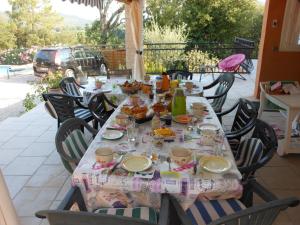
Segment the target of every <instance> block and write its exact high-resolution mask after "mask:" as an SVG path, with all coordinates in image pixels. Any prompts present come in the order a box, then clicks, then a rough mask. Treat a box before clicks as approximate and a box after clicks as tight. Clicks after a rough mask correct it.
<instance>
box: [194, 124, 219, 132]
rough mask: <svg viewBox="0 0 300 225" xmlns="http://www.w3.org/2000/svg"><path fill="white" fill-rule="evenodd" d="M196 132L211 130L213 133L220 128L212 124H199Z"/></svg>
mask: <svg viewBox="0 0 300 225" xmlns="http://www.w3.org/2000/svg"><path fill="white" fill-rule="evenodd" d="M198 130H199V131H201V130H213V131H218V130H220V128H219V127H218V126H217V125H215V124H212V123H201V124H199V125H198Z"/></svg>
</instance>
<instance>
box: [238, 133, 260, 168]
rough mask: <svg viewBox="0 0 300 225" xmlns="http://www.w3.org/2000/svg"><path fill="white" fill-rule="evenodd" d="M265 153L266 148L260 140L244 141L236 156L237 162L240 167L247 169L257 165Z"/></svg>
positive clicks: (250, 139)
mask: <svg viewBox="0 0 300 225" xmlns="http://www.w3.org/2000/svg"><path fill="white" fill-rule="evenodd" d="M263 153H264V146H263V143H262V141H261V140H260V139H257V138H249V139H245V140H243V141H242V142H241V143H240V145H239V147H238V150H237V154H236V155H235V157H234V158H235V161H236V164H237V166H238V167H247V166H251V165H254V164H255V163H257V162H258V161H259V160H260V159H261V158H262V157H263Z"/></svg>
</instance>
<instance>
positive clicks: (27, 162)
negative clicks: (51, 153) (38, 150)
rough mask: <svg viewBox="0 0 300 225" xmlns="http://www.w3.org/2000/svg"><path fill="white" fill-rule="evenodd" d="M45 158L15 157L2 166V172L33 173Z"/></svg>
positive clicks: (12, 173) (7, 173) (15, 173)
mask: <svg viewBox="0 0 300 225" xmlns="http://www.w3.org/2000/svg"><path fill="white" fill-rule="evenodd" d="M45 159H46V158H45V157H17V158H16V159H15V160H14V161H13V162H12V163H10V164H9V165H7V166H6V167H5V168H4V170H3V174H4V175H33V174H34V172H35V171H36V170H37V169H38V168H39V167H40V165H41V164H42V163H43V161H45Z"/></svg>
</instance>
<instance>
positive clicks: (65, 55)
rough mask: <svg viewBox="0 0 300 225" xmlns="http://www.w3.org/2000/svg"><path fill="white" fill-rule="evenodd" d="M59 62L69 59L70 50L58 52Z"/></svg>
mask: <svg viewBox="0 0 300 225" xmlns="http://www.w3.org/2000/svg"><path fill="white" fill-rule="evenodd" d="M60 54H61V55H60V58H61V61H63V62H66V61H68V60H69V59H70V54H71V50H70V49H67V48H66V49H62V50H61V52H60Z"/></svg>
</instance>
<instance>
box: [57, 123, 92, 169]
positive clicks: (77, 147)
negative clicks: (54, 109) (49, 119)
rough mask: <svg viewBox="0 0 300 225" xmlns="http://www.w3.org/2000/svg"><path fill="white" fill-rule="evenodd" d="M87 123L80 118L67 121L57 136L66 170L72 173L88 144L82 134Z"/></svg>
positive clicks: (58, 146)
mask: <svg viewBox="0 0 300 225" xmlns="http://www.w3.org/2000/svg"><path fill="white" fill-rule="evenodd" d="M84 127H87V123H86V122H85V121H84V120H82V119H79V118H72V119H68V120H66V121H65V122H64V123H63V124H62V125H61V126H60V127H59V129H58V131H57V133H56V136H55V145H56V149H57V152H58V153H59V155H60V157H61V159H62V162H63V164H64V166H65V168H66V169H67V170H68V171H69V172H70V173H72V172H73V170H74V169H75V167H76V166H77V163H78V162H79V161H80V159H81V157H82V156H83V154H84V152H85V151H86V150H87V148H88V143H87V141H86V139H85V137H84V135H83V133H82V130H83V129H84Z"/></svg>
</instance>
